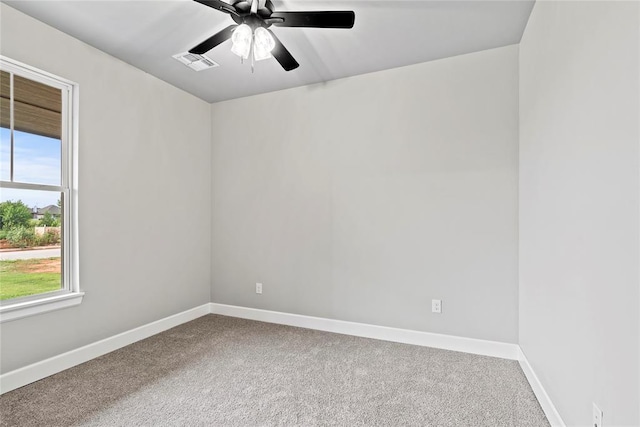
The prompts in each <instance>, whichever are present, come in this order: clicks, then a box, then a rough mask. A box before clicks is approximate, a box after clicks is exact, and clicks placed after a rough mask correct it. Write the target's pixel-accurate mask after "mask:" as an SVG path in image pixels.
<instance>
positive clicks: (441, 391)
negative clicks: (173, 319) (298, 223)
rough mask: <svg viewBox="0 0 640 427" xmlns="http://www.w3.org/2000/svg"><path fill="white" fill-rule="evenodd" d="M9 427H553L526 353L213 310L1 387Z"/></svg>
mask: <svg viewBox="0 0 640 427" xmlns="http://www.w3.org/2000/svg"><path fill="white" fill-rule="evenodd" d="M0 417H1V418H0V424H2V425H3V426H78V425H83V426H85V425H86V426H142V425H145V426H177V425H180V426H204V425H207V426H255V425H261V426H262V425H284V426H293V425H295V426H311V425H323V426H325V425H339V426H358V425H366V426H372V425H381V426H399V425H414V426H474V427H479V426H548V425H549V424H548V422H547V420H546V418H545V416H544V413H543V412H542V409H541V408H540V405H539V404H538V402H537V400H536V398H535V396H534V394H533V392H532V391H531V388H530V387H529V384H528V383H527V381H526V379H525V377H524V374H523V373H522V371H521V369H520V367H519V365H518V363H517V362H516V361H511V360H504V359H496V358H492V357H483V356H475V355H471V354H466V353H458V352H452V351H446V350H438V349H433V348H427V347H417V346H411V345H405V344H396V343H390V342H385V341H377V340H371V339H365V338H356V337H351V336H346V335H338V334H331V333H327V332H319V331H313V330H308V329H300V328H293V327H289V326H280V325H273V324H268V323H261V322H254V321H250V320H242V319H235V318H230V317H224V316H217V315H208V316H205V317H202V318H199V319H197V320H194V321H192V322H189V323H186V324H184V325H181V326H179V327H177V328H174V329H171V330H169V331H166V332H163V333H161V334H159V335H156V336H153V337H151V338H148V339H146V340H144V341H140V342H138V343H135V344H133V345H130V346H128V347H125V348H122V349H120V350H118V351H115V352H113V353H110V354H107V355H105V356H102V357H100V358H97V359H94V360H91V361H89V362H87V363H84V364H82V365H79V366H77V367H75V368H72V369H69V370H67V371H64V372H61V373H59V374H57V375H54V376H52V377H49V378H46V379H44V380H41V381H38V382H36V383H33V384H31V385H28V386H26V387H23V388H21V389H18V390H14V391H12V392H9V393H6V394H4V395H2V396H1V397H0Z"/></svg>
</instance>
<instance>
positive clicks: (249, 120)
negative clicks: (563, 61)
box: [212, 46, 518, 343]
mask: <svg viewBox="0 0 640 427" xmlns="http://www.w3.org/2000/svg"><path fill="white" fill-rule="evenodd" d="M517 55H518V48H517V46H508V47H505V48H499V49H494V50H489V51H484V52H479V53H474V54H469V55H464V56H459V57H454V58H449V59H444V60H439V61H434V62H429V63H424V64H419V65H414V66H409V67H403V68H398V69H393V70H388V71H383V72H378V73H373V74H368V75H362V76H357V77H353V78H348V79H342V80H337V81H332V82H328V83H324V84H319V85H313V86H306V87H300V88H295V89H291V90H286V91H280V92H274V93H269V94H264V95H258V96H253V97H248V98H243V99H238V100H234V101H228V102H223V103H218V104H214V105H213V107H212V110H213V113H212V119H213V122H212V129H213V164H212V166H213V168H212V174H213V263H212V269H213V271H212V298H213V301H214V302H218V303H227V304H236V305H241V306H248V307H257V308H265V309H272V310H278V311H284V312H291V313H300V314H306V315H314V316H322V317H328V318H334V319H342V320H350V321H357V322H365V323H371V324H378V325H386V326H393V327H401V328H408V329H414V330H422V331H431V332H438V333H446V334H453V335H459V336H466V337H473V338H481V339H489V340H497V341H504V342H513V343H515V342H517V339H518V336H517V330H518V314H517V301H518V294H517V156H518V154H517V153H518V71H517V66H518V60H517ZM256 77H257V78H259V76H256ZM256 282H262V283H264V293H263V294H262V295H256V294H255V291H254V287H255V283H256ZM432 298H439V299H442V300H443V313H442V314H441V315H435V314H432V313H431V299H432Z"/></svg>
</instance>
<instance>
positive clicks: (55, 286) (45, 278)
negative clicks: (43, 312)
mask: <svg viewBox="0 0 640 427" xmlns="http://www.w3.org/2000/svg"><path fill="white" fill-rule="evenodd" d="M59 260H60V258H46V259H25V260H11V261H0V300H6V299H11V298H18V297H24V296H28V295H36V294H41V293H44V292H51V291H57V290H59V289H60V287H61V283H60V277H61V276H60V272H59V269H58V272H39V271H38V270H42V269H43V267H45V266H46V265H47V264H49V265H51V264H52V263H58V264H59V262H60V261H59Z"/></svg>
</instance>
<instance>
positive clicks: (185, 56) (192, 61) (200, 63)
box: [173, 52, 219, 71]
mask: <svg viewBox="0 0 640 427" xmlns="http://www.w3.org/2000/svg"><path fill="white" fill-rule="evenodd" d="M173 57H174V58H175V59H177V60H178V61H180V62H182V63H183V64H184V65H186V66H187V67H189V68H191V69H192V70H195V71H202V70H206V69H207V68H215V67H218V66H219V65H218V64H217V63H215V62H213V61H212V60H210V59H209V58H207V57H206V56H204V55H196V54H195V53H189V52H184V53H179V54H177V55H173Z"/></svg>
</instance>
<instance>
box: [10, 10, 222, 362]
mask: <svg viewBox="0 0 640 427" xmlns="http://www.w3.org/2000/svg"><path fill="white" fill-rule="evenodd" d="M0 13H1V21H0V28H1V33H0V37H1V40H2V45H1V50H0V53H1V54H2V55H5V56H8V57H10V58H13V59H16V60H18V61H21V62H24V63H27V64H30V65H32V66H35V67H38V68H41V69H43V70H45V71H49V72H51V73H54V74H57V75H59V76H61V77H65V78H67V79H70V80H72V81H75V82H77V83H79V85H80V142H79V155H80V171H79V173H80V179H79V180H80V189H79V211H80V244H81V246H80V259H81V264H80V278H81V283H80V286H81V288H82V289H83V290H84V291H85V292H86V295H85V298H84V301H83V303H82V304H81V305H80V306H78V307H75V308H70V309H65V310H60V311H56V312H52V313H47V314H42V315H39V316H35V317H30V318H26V319H23V320H17V321H13V322H8V323H3V324H2V325H1V329H0V332H1V333H2V350H1V355H2V364H1V367H0V371H1V372H3V373H5V372H8V371H11V370H13V369H16V368H19V367H21V366H25V365H28V364H30V363H33V362H37V361H39V360H42V359H45V358H47V357H50V356H54V355H57V354H60V353H62V352H65V351H68V350H71V349H74V348H77V347H80V346H82V345H85V344H88V343H91V342H94V341H97V340H99V339H102V338H105V337H109V336H112V335H114V334H117V333H119V332H122V331H125V330H129V329H131V328H134V327H137V326H140V325H142V324H145V323H148V322H151V321H154V320H158V319H160V318H162V317H165V316H168V315H171V314H174V313H177V312H180V311H183V310H186V309H189V308H192V307H195V306H198V305H200V304H204V303H207V302H209V299H210V268H209V264H210V258H211V256H210V246H211V241H210V239H211V236H210V216H211V202H210V199H211V187H210V182H211V176H210V175H211V174H210V168H211V165H210V162H209V160H208V159H209V158H210V151H211V150H210V141H211V139H210V126H211V124H210V106H209V105H208V104H207V103H205V102H204V101H201V100H199V99H197V98H195V97H193V96H191V95H189V94H187V93H185V92H182V91H180V90H178V89H176V88H175V87H172V86H170V85H169V84H167V83H164V82H162V81H160V80H158V79H157V78H155V77H152V76H150V75H148V74H145V73H144V72H142V71H140V70H138V69H136V68H133V67H131V66H129V65H127V64H125V63H123V62H121V61H119V60H117V59H115V58H113V57H111V56H108V55H106V54H105V53H102V52H100V51H98V50H96V49H94V48H92V47H90V46H88V45H86V44H83V43H81V42H79V41H78V40H76V39H73V38H71V37H69V36H68V35H65V34H63V33H61V32H59V31H57V30H54V29H53V28H51V27H48V26H46V25H44V24H42V23H41V22H38V21H36V20H34V19H32V18H30V17H28V16H26V15H24V14H22V13H20V12H17V11H16V10H14V9H12V8H10V7H8V6H6V5H4V4H0ZM187 72H188V71H187Z"/></svg>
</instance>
